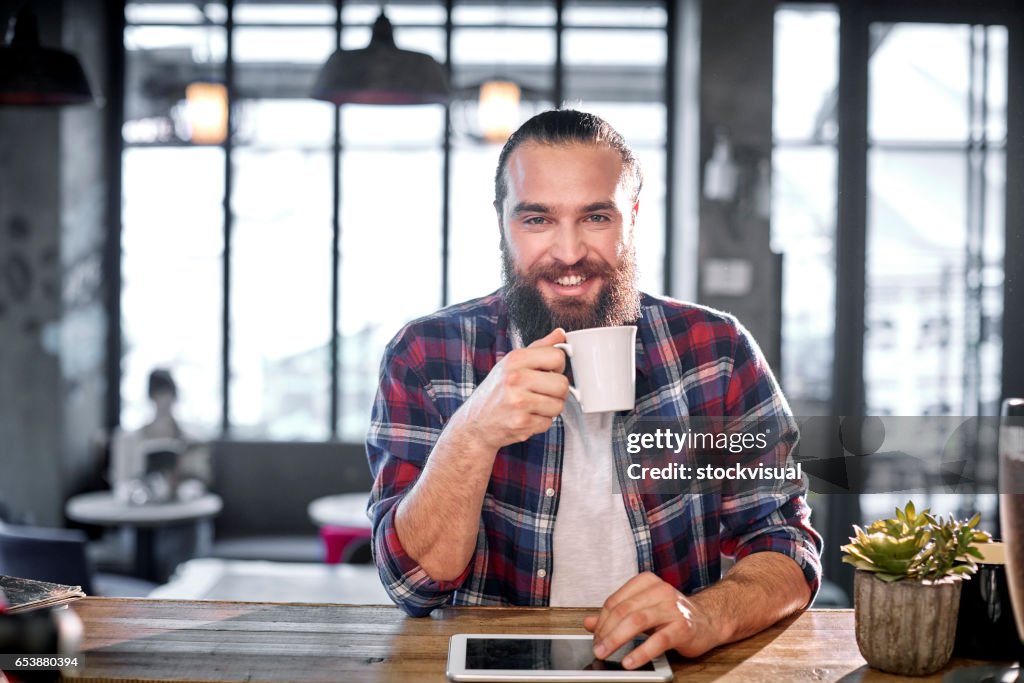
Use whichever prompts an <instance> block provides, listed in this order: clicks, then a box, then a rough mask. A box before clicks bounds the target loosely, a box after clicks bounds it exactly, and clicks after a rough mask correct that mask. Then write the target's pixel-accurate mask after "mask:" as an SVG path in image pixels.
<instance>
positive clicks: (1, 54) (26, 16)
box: [0, 6, 92, 106]
mask: <svg viewBox="0 0 1024 683" xmlns="http://www.w3.org/2000/svg"><path fill="white" fill-rule="evenodd" d="M87 102H92V91H91V90H90V89H89V82H88V81H87V80H86V78H85V72H84V71H82V65H81V64H80V63H79V62H78V58H77V57H75V56H74V55H73V54H71V53H70V52H65V51H63V50H57V49H53V48H46V47H42V46H41V45H40V44H39V26H38V24H37V23H36V17H35V14H34V13H33V12H32V10H30V9H29V8H28V6H25V7H23V8H22V9H21V10H20V11H19V12H18V13H17V15H15V16H14V17H12V18H11V21H10V25H9V27H8V30H7V38H6V40H5V41H4V44H3V46H0V105H15V106H62V105H66V104H84V103H87Z"/></svg>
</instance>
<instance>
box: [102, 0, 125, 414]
mask: <svg viewBox="0 0 1024 683" xmlns="http://www.w3.org/2000/svg"><path fill="white" fill-rule="evenodd" d="M106 10H107V17H106V30H107V36H106V38H107V42H106V44H107V53H106V54H107V88H108V92H107V105H106V107H105V108H104V129H105V130H104V136H105V138H106V150H105V151H106V164H107V194H106V207H105V212H106V224H107V232H106V240H105V242H104V245H103V266H102V268H103V274H104V281H105V284H106V286H105V288H104V290H103V297H104V301H105V303H106V306H105V308H106V312H107V330H106V332H107V337H106V347H105V351H106V359H105V373H104V374H105V376H106V379H107V387H106V394H105V400H106V410H105V412H106V415H105V419H106V427H107V431H108V433H113V430H114V429H115V428H117V427H118V425H120V424H121V354H122V352H123V349H122V342H121V334H122V330H121V282H122V277H121V267H122V265H121V262H122V256H123V253H122V248H121V236H122V230H123V227H124V226H123V224H122V215H121V203H122V200H123V198H124V195H123V179H122V173H123V164H124V137H123V136H122V133H121V130H122V128H123V126H124V110H125V107H124V103H125V62H126V61H127V56H126V50H125V46H124V33H125V16H124V6H123V4H122V3H107V5H106Z"/></svg>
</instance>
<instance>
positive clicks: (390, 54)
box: [312, 12, 448, 104]
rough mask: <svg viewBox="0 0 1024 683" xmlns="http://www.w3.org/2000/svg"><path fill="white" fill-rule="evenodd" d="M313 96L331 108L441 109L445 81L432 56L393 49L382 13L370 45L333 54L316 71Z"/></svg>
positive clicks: (443, 101)
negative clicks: (436, 106)
mask: <svg viewBox="0 0 1024 683" xmlns="http://www.w3.org/2000/svg"><path fill="white" fill-rule="evenodd" d="M312 96H313V98H314V99H318V100H326V101H327V102H333V103H334V104H346V103H352V104H443V103H445V102H447V101H448V79H447V78H445V74H444V70H443V69H442V68H441V65H440V64H438V63H437V62H436V61H435V60H434V58H433V57H431V56H430V55H427V54H424V53H422V52H413V51H411V50H402V49H400V48H399V47H397V46H396V45H395V37H394V31H393V29H392V27H391V22H390V21H388V18H387V17H386V16H384V12H381V13H380V16H379V17H377V21H375V22H374V24H373V34H372V37H371V38H370V44H369V45H368V46H367V47H365V48H363V49H362V50H337V51H335V53H334V54H333V55H331V57H330V59H328V60H327V63H326V64H324V67H323V69H321V70H320V75H319V76H318V77H317V79H316V84H315V85H314V86H313V94H312Z"/></svg>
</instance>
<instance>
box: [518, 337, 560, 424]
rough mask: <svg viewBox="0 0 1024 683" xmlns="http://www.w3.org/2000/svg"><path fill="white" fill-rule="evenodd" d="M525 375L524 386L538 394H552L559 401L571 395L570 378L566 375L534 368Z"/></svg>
mask: <svg viewBox="0 0 1024 683" xmlns="http://www.w3.org/2000/svg"><path fill="white" fill-rule="evenodd" d="M559 353H561V352H559ZM524 376H525V380H524V381H523V386H525V387H526V388H527V389H529V390H530V391H532V392H534V393H536V394H543V395H544V396H550V397H551V398H555V399H558V400H559V401H565V397H566V396H568V395H569V379H568V378H567V377H566V376H565V375H562V374H559V373H555V372H544V371H541V370H533V371H527V373H526V374H525V375H524ZM559 412H561V409H559Z"/></svg>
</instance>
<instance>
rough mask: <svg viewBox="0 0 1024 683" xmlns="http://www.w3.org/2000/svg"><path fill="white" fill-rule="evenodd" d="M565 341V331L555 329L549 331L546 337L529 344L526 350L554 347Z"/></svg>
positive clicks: (559, 328)
mask: <svg viewBox="0 0 1024 683" xmlns="http://www.w3.org/2000/svg"><path fill="white" fill-rule="evenodd" d="M564 341H565V330H563V329H562V328H561V327H556V328H555V329H553V330H551V332H549V333H548V335H547V336H546V337H542V338H540V339H538V340H537V341H535V342H533V343H532V344H530V346H529V347H528V348H531V349H532V348H534V347H535V346H554V345H555V344H559V343H561V342H564Z"/></svg>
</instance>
